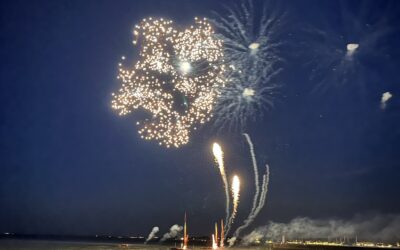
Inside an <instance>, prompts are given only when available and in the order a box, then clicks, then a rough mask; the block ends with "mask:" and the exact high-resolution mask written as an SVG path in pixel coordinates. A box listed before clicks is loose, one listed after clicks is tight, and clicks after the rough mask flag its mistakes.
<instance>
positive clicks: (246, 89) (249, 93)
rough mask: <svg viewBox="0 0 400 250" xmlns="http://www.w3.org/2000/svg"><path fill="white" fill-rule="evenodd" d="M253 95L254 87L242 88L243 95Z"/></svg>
mask: <svg viewBox="0 0 400 250" xmlns="http://www.w3.org/2000/svg"><path fill="white" fill-rule="evenodd" d="M253 95H254V89H250V88H245V89H244V90H243V96H244V97H251V96H253Z"/></svg>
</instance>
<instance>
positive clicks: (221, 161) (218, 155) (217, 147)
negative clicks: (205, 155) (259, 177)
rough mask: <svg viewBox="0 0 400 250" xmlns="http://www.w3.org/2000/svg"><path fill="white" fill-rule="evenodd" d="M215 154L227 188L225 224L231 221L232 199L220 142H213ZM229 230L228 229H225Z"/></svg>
mask: <svg viewBox="0 0 400 250" xmlns="http://www.w3.org/2000/svg"><path fill="white" fill-rule="evenodd" d="M213 154H214V158H215V162H216V163H217V164H218V167H219V172H220V174H221V178H222V182H223V183H224V189H225V198H226V202H225V204H226V208H225V213H226V216H225V225H226V227H228V226H227V224H228V223H229V214H230V212H229V208H230V199H229V184H228V179H227V178H226V173H225V167H224V152H223V151H222V149H221V146H220V145H219V144H218V143H214V144H213ZM225 231H227V230H225Z"/></svg>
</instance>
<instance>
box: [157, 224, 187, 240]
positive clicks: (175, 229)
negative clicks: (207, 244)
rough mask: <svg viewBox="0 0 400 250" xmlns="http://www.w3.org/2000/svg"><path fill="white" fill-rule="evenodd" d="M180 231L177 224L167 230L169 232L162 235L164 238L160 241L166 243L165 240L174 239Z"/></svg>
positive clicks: (180, 227)
mask: <svg viewBox="0 0 400 250" xmlns="http://www.w3.org/2000/svg"><path fill="white" fill-rule="evenodd" d="M182 229H183V227H182V226H179V225H177V224H175V225H173V226H172V227H171V228H170V229H169V232H168V233H166V234H164V236H163V237H162V238H161V241H166V240H168V239H170V238H175V237H176V236H178V234H179V233H180V232H181V231H182Z"/></svg>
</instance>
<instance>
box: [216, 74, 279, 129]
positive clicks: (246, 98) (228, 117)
mask: <svg viewBox="0 0 400 250" xmlns="http://www.w3.org/2000/svg"><path fill="white" fill-rule="evenodd" d="M278 72H279V71H276V72H274V74H271V75H269V76H262V75H256V74H251V73H248V72H246V71H237V72H235V71H232V72H231V73H230V75H229V76H227V79H226V81H227V84H226V86H225V87H222V88H221V90H220V92H221V94H220V96H219V98H218V99H217V104H216V106H215V109H214V116H215V118H214V123H215V125H216V126H217V127H218V128H220V129H221V128H228V129H229V130H243V129H244V128H245V127H246V124H247V122H248V120H249V119H251V120H254V119H256V118H257V117H259V116H262V114H263V113H264V112H265V111H266V110H269V109H271V108H273V106H274V96H275V94H276V92H277V90H278V87H279V85H278V84H274V83H272V78H274V76H275V75H276V74H277V73H278Z"/></svg>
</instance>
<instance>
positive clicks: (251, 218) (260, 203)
mask: <svg viewBox="0 0 400 250" xmlns="http://www.w3.org/2000/svg"><path fill="white" fill-rule="evenodd" d="M268 184H269V166H268V165H266V171H265V174H264V175H263V184H262V190H261V195H260V200H259V201H258V205H257V207H256V209H255V210H254V212H253V213H250V214H249V216H248V217H247V219H246V220H245V221H244V224H243V225H242V226H240V227H238V228H237V229H236V231H235V233H234V234H233V236H234V237H232V240H231V241H230V242H229V246H233V245H234V244H235V241H236V239H237V238H238V237H239V236H240V233H241V231H242V230H244V229H245V228H247V227H248V226H250V224H251V223H252V222H253V221H254V219H255V218H256V217H257V215H258V214H259V213H260V211H261V209H262V208H263V207H264V205H265V202H266V197H267V193H268Z"/></svg>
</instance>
